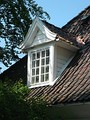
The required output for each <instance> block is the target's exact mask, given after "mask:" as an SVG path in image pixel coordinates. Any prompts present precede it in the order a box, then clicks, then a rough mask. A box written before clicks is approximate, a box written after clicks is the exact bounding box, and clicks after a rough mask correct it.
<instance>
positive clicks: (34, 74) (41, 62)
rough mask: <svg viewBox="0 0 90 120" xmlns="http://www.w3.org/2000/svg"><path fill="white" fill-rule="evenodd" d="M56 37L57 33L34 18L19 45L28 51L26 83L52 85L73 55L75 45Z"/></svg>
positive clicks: (32, 85)
mask: <svg viewBox="0 0 90 120" xmlns="http://www.w3.org/2000/svg"><path fill="white" fill-rule="evenodd" d="M56 38H57V33H54V32H51V31H50V30H49V28H48V27H47V26H46V25H45V24H44V22H43V21H41V20H40V19H38V18H35V19H34V21H33V23H32V25H31V27H30V29H29V30H28V33H27V35H26V37H25V40H24V41H23V43H22V44H21V45H20V47H21V49H22V50H23V51H24V52H27V53H28V60H27V66H28V67H27V85H28V86H29V87H38V86H44V85H53V84H54V83H55V81H56V80H57V79H58V77H60V75H61V74H62V72H63V71H64V69H65V68H66V67H67V65H68V64H69V62H70V61H71V60H72V58H73V57H74V55H75V52H76V51H77V49H78V48H77V47H75V46H73V45H71V44H70V43H69V42H65V40H63V38H58V39H56Z"/></svg>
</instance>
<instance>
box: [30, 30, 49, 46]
mask: <svg viewBox="0 0 90 120" xmlns="http://www.w3.org/2000/svg"><path fill="white" fill-rule="evenodd" d="M46 41H47V38H46V36H45V35H44V34H43V33H42V32H41V31H40V30H39V31H38V33H37V35H36V36H35V37H34V40H33V43H32V45H31V46H34V45H38V44H42V43H44V42H46Z"/></svg>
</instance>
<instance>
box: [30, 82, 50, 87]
mask: <svg viewBox="0 0 90 120" xmlns="http://www.w3.org/2000/svg"><path fill="white" fill-rule="evenodd" d="M47 85H50V82H49V81H48V82H43V83H37V84H31V85H30V86H28V87H29V88H36V87H43V86H47Z"/></svg>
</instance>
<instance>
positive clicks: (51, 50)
mask: <svg viewBox="0 0 90 120" xmlns="http://www.w3.org/2000/svg"><path fill="white" fill-rule="evenodd" d="M47 49H49V54H50V56H49V57H50V58H49V59H50V60H49V80H48V81H44V82H40V81H39V83H34V84H32V81H31V80H32V79H31V78H32V70H31V66H32V64H31V61H32V60H31V53H33V52H37V51H40V50H47ZM27 66H28V67H27V68H28V69H27V72H28V74H27V79H28V80H27V86H28V87H30V88H32V87H39V86H45V85H52V82H53V75H54V46H53V45H48V46H42V47H39V48H37V47H36V48H34V49H31V50H30V51H29V52H28V64H27ZM40 67H41V66H40ZM40 79H41V78H40Z"/></svg>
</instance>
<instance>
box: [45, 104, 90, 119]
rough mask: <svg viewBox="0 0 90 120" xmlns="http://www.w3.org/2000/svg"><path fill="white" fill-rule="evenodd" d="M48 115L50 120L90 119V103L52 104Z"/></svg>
mask: <svg viewBox="0 0 90 120" xmlns="http://www.w3.org/2000/svg"><path fill="white" fill-rule="evenodd" d="M47 115H48V118H49V119H50V120H90V103H79V104H78V103H75V104H68V105H56V106H51V107H49V108H48V110H47Z"/></svg>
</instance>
